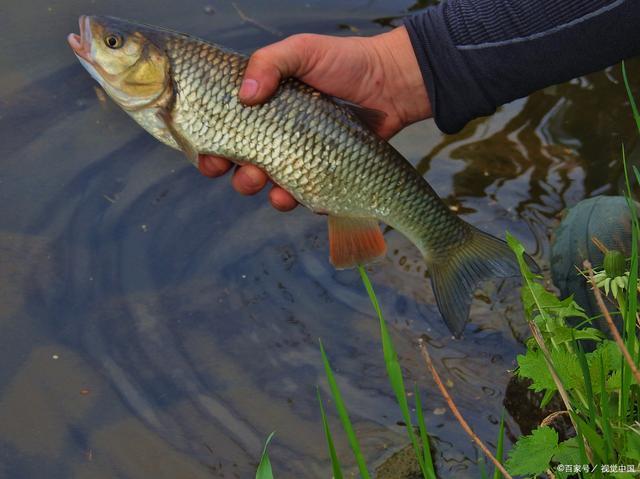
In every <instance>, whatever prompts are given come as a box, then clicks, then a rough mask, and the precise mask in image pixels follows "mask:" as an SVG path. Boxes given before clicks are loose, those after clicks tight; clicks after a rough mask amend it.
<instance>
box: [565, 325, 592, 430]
mask: <svg viewBox="0 0 640 479" xmlns="http://www.w3.org/2000/svg"><path fill="white" fill-rule="evenodd" d="M571 336H572V338H573V350H574V351H575V353H576V356H577V357H578V363H579V364H580V369H581V370H582V378H583V380H584V387H585V391H586V392H587V405H588V407H589V424H590V425H591V427H593V428H594V429H595V427H596V421H597V418H598V416H597V413H596V404H595V402H594V400H593V384H591V373H590V372H589V366H588V365H587V357H586V356H585V354H584V349H583V347H582V343H580V342H579V341H576V338H575V334H574V330H571Z"/></svg>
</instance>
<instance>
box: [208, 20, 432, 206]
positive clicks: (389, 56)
mask: <svg viewBox="0 0 640 479" xmlns="http://www.w3.org/2000/svg"><path fill="white" fill-rule="evenodd" d="M291 76H294V77H296V78H298V79H300V80H302V81H303V82H305V83H307V84H308V85H311V86H312V87H314V88H316V89H318V90H320V91H322V92H324V93H326V94H328V95H332V96H335V97H338V98H342V99H343V100H347V101H350V102H352V103H355V104H357V105H361V106H363V107H366V108H371V109H374V110H380V111H383V112H384V113H386V117H385V119H384V121H383V122H382V124H381V125H380V126H379V127H378V129H377V133H378V134H379V135H380V136H382V137H383V138H390V137H391V136H393V135H394V134H395V133H397V132H398V131H400V130H401V129H402V128H403V127H405V126H407V125H409V124H411V123H414V122H416V121H419V120H422V119H425V118H429V117H431V115H432V113H431V103H430V101H429V97H428V94H427V90H426V88H425V86H424V81H423V79H422V74H421V72H420V67H419V66H418V62H417V60H416V57H415V54H414V53H413V47H412V46H411V41H410V40H409V35H408V33H407V31H406V29H405V27H404V26H402V27H398V28H396V29H394V30H392V31H390V32H387V33H383V34H380V35H376V36H373V37H332V36H327V35H314V34H299V35H293V36H291V37H288V38H286V39H284V40H282V41H280V42H277V43H274V44H272V45H268V46H266V47H264V48H261V49H260V50H257V51H256V52H255V53H254V54H253V55H251V58H250V60H249V64H248V66H247V70H246V72H245V75H244V80H243V82H242V85H241V87H240V91H239V95H238V96H239V99H240V101H242V102H243V103H245V104H247V105H255V104H258V103H262V102H264V101H266V100H267V99H268V98H269V97H270V96H271V95H273V94H274V93H275V92H276V90H277V89H278V85H279V84H280V81H281V80H283V79H285V78H288V77H291ZM231 166H232V163H231V162H230V161H229V160H227V159H226V158H220V157H214V156H208V155H201V156H200V158H199V169H200V172H201V173H202V174H203V175H205V176H209V177H217V176H221V175H223V174H225V173H226V172H227V171H228V170H229V169H230V168H231ZM231 181H232V184H233V187H234V188H235V189H236V190H237V191H238V192H239V193H241V194H244V195H253V194H255V193H257V192H258V191H260V190H261V189H262V188H264V186H265V185H266V184H267V182H268V181H269V178H268V176H267V175H266V173H265V172H263V171H262V170H260V169H259V168H257V167H256V166H253V165H244V166H242V167H239V168H238V169H237V170H236V171H235V173H234V175H233V178H232V180H231ZM269 200H270V201H271V204H272V205H273V206H274V207H275V208H276V209H278V210H280V211H289V210H292V209H293V208H295V207H296V205H297V202H296V200H295V199H294V198H293V196H291V195H290V194H289V193H288V192H286V191H285V190H284V189H282V188H280V187H279V186H274V187H273V188H272V189H271V191H270V192H269Z"/></svg>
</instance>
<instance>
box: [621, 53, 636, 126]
mask: <svg viewBox="0 0 640 479" xmlns="http://www.w3.org/2000/svg"><path fill="white" fill-rule="evenodd" d="M622 79H623V81H624V87H625V89H626V90H627V96H628V97H629V103H630V104H631V112H632V113H633V119H634V120H635V121H636V126H637V127H638V133H640V112H638V106H637V105H636V100H635V98H634V97H633V93H632V92H631V85H630V84H629V79H628V78H627V68H626V67H625V64H624V62H622Z"/></svg>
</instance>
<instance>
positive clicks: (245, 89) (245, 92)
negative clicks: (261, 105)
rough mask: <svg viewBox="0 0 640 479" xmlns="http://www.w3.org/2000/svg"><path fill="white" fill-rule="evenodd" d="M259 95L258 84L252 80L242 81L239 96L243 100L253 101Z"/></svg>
mask: <svg viewBox="0 0 640 479" xmlns="http://www.w3.org/2000/svg"><path fill="white" fill-rule="evenodd" d="M256 93H258V82H257V81H256V80H253V79H251V78H247V79H245V80H242V85H240V92H239V93H238V95H239V96H240V98H242V99H243V100H251V99H252V98H253V97H254V96H256Z"/></svg>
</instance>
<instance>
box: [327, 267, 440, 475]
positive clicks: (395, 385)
mask: <svg viewBox="0 0 640 479" xmlns="http://www.w3.org/2000/svg"><path fill="white" fill-rule="evenodd" d="M359 271H360V276H361V278H362V282H363V284H364V286H365V288H366V290H367V293H368V294H369V299H370V300H371V304H372V305H373V308H374V310H375V312H376V314H377V316H378V321H379V324H380V336H381V340H382V350H383V354H384V362H385V366H386V370H387V376H388V377H389V383H390V385H391V389H392V390H393V392H394V394H395V397H396V402H397V403H398V406H399V408H400V412H401V414H402V418H403V420H404V423H405V426H406V433H407V438H408V440H409V441H410V443H411V445H412V447H413V451H414V453H415V457H416V461H417V462H418V464H419V465H420V471H421V473H422V476H423V478H424V479H436V472H435V467H434V465H433V460H432V457H431V450H430V445H429V437H428V434H427V428H426V425H425V421H424V416H423V414H422V401H421V398H420V393H419V390H418V387H417V386H415V387H414V399H415V407H416V419H417V430H418V432H417V433H416V428H415V427H414V422H413V420H412V417H411V413H410V411H409V403H408V401H407V393H406V389H405V385H404V379H403V378H402V372H401V369H400V363H399V362H398V355H397V354H396V351H395V348H394V346H393V342H392V341H391V336H390V335H389V330H388V328H387V324H386V321H385V319H384V316H383V315H382V310H381V308H380V304H379V302H378V298H377V297H376V294H375V291H374V290H373V286H372V285H371V281H370V280H369V278H368V276H367V273H366V271H365V270H364V268H363V267H361V266H360V267H359ZM320 352H321V355H322V361H323V364H324V367H325V373H326V376H327V380H328V382H329V390H330V391H331V396H332V398H333V402H334V404H335V407H336V409H337V411H338V416H339V418H340V422H341V424H342V428H343V430H344V432H345V434H346V435H347V439H348V441H349V445H350V446H351V450H352V452H353V455H354V457H355V459H356V464H357V465H358V469H359V471H360V476H361V477H362V478H363V479H367V478H369V477H370V474H369V471H368V469H367V465H366V462H365V460H364V458H363V456H362V452H361V450H360V446H359V444H358V440H357V437H356V435H355V432H354V429H353V425H352V424H351V420H350V418H349V414H348V413H347V409H346V406H345V404H344V401H343V400H342V395H341V394H340V389H339V387H338V384H337V382H336V380H335V377H334V375H333V370H332V369H331V365H330V363H329V359H328V358H327V355H326V352H325V350H324V347H323V346H322V342H320ZM318 402H319V404H320V410H321V415H322V421H323V425H324V430H325V438H326V441H327V447H328V449H329V454H330V456H331V463H332V468H333V474H334V477H335V478H338V477H342V474H343V473H342V471H341V469H340V463H339V462H338V458H337V455H336V453H335V448H334V447H333V439H332V436H331V431H330V429H329V426H328V423H327V419H326V415H325V412H324V405H323V403H322V398H321V396H320V394H319V393H318Z"/></svg>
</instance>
